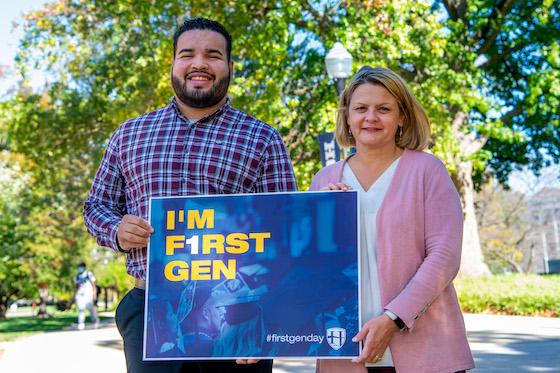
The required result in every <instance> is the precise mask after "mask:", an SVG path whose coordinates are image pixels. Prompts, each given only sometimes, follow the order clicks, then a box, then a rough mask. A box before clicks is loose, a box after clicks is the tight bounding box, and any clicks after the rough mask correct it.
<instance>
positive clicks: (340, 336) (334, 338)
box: [327, 328, 346, 350]
mask: <svg viewBox="0 0 560 373" xmlns="http://www.w3.org/2000/svg"><path fill="white" fill-rule="evenodd" d="M344 342H346V329H343V328H328V329H327V343H328V344H329V346H331V347H332V348H334V349H335V350H340V349H341V348H342V346H344Z"/></svg>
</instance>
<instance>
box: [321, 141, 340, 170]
mask: <svg viewBox="0 0 560 373" xmlns="http://www.w3.org/2000/svg"><path fill="white" fill-rule="evenodd" d="M317 142H319V152H320V155H321V164H322V165H323V167H326V166H330V165H331V164H334V163H336V162H338V161H339V160H340V148H339V147H338V144H337V143H336V140H335V138H334V134H333V133H332V132H325V133H322V134H320V135H319V136H317Z"/></svg>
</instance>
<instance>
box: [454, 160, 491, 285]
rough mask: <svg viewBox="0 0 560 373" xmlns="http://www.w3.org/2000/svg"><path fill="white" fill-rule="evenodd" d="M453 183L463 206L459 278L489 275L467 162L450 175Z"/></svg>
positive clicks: (470, 169)
mask: <svg viewBox="0 0 560 373" xmlns="http://www.w3.org/2000/svg"><path fill="white" fill-rule="evenodd" d="M452 178H453V182H454V183H455V186H456V187H457V190H458V191H459V195H460V197H461V204H462V205H463V217H464V223H463V251H462V254H461V268H460V269H459V276H460V277H467V276H481V275H487V274H490V270H489V269H488V266H487V265H486V264H485V263H484V258H483V256H482V248H481V247H480V239H479V236H478V224H477V221H476V214H475V209H474V185H473V180H472V163H471V162H469V161H464V162H460V163H459V164H458V170H457V173H456V174H454V175H452Z"/></svg>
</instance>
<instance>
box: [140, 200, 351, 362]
mask: <svg viewBox="0 0 560 373" xmlns="http://www.w3.org/2000/svg"><path fill="white" fill-rule="evenodd" d="M357 199H358V195H357V192H355V191H350V192H304V193H296V192H294V193H269V194H239V195H213V196H193V197H173V198H152V199H151V201H150V224H151V225H152V227H154V233H153V234H152V237H151V238H150V244H149V247H148V275H147V289H146V294H147V296H146V313H145V326H144V360H170V359H172V360H188V359H234V358H240V357H254V358H271V357H293V358H306V357H308V358H313V359H315V358H317V357H321V358H341V357H354V356H358V355H359V346H358V343H353V342H351V339H352V337H353V336H354V335H356V334H357V332H358V330H359V325H360V320H359V309H358V307H359V306H358V299H359V294H358V293H359V278H358V268H359V263H358V258H359V255H358V243H359V239H358V237H359V232H358V224H357V223H358V208H357V206H358V201H357Z"/></svg>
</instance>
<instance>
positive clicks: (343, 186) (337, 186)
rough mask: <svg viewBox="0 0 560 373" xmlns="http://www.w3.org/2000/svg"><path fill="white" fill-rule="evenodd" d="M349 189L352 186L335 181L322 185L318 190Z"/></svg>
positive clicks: (345, 190)
mask: <svg viewBox="0 0 560 373" xmlns="http://www.w3.org/2000/svg"><path fill="white" fill-rule="evenodd" d="M351 189H352V187H351V186H349V185H346V184H344V183H336V184H327V185H325V186H324V187H322V188H321V189H320V190H342V191H344V192H347V191H349V190H351Z"/></svg>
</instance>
